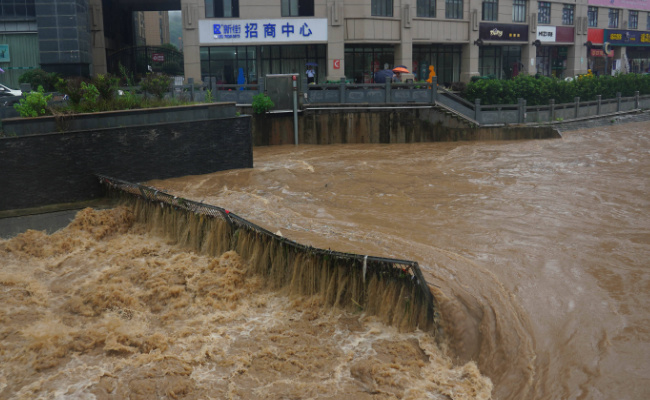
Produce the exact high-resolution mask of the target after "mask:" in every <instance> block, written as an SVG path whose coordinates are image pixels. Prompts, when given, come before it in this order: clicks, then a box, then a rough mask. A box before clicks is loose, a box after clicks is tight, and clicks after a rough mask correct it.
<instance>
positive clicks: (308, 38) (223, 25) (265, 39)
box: [199, 18, 327, 45]
mask: <svg viewBox="0 0 650 400" xmlns="http://www.w3.org/2000/svg"><path fill="white" fill-rule="evenodd" d="M284 42H291V43H296V42H298V43H316V42H327V19H326V18H291V19H267V20H262V19H248V20H245V19H236V20H222V19H204V20H200V21H199V43H200V44H240V45H246V44H256V43H264V44H277V43H284Z"/></svg>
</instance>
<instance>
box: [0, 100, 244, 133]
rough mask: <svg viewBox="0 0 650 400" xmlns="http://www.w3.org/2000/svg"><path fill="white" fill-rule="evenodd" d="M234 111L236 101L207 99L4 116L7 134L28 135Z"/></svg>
mask: <svg viewBox="0 0 650 400" xmlns="http://www.w3.org/2000/svg"><path fill="white" fill-rule="evenodd" d="M235 113H236V109H235V103H210V104H207V103H206V104H193V105H187V106H177V107H161V108H146V109H138V110H120V111H108V112H101V113H89V114H75V115H61V116H45V117H37V118H7V119H4V120H2V128H3V129H4V133H5V136H25V135H33V134H39V133H51V132H69V131H86V130H94V129H105V128H119V127H123V126H134V125H149V124H161V123H174V122H189V121H204V120H210V119H218V118H227V117H232V116H234V115H235Z"/></svg>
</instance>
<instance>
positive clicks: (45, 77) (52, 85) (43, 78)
mask: <svg viewBox="0 0 650 400" xmlns="http://www.w3.org/2000/svg"><path fill="white" fill-rule="evenodd" d="M58 80H59V75H58V74H56V73H54V72H45V71H43V70H42V69H31V70H29V71H27V72H25V73H24V74H22V75H20V77H19V78H18V82H19V83H29V84H30V85H32V88H38V87H39V86H42V87H43V90H45V91H46V92H52V91H54V90H56V83H57V81H58Z"/></svg>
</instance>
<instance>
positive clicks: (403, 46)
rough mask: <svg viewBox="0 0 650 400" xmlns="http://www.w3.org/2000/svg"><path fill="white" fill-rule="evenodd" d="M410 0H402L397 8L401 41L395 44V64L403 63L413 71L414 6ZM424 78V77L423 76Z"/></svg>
mask: <svg viewBox="0 0 650 400" xmlns="http://www.w3.org/2000/svg"><path fill="white" fill-rule="evenodd" d="M411 3H413V2H412V1H409V0H403V1H402V2H401V7H400V9H399V12H400V14H399V17H400V18H401V19H402V23H401V41H400V44H398V45H396V46H395V65H404V66H406V69H408V70H409V71H412V72H413V29H411V27H412V26H413V17H414V16H415V13H416V8H415V5H414V4H411ZM425 79H426V78H425Z"/></svg>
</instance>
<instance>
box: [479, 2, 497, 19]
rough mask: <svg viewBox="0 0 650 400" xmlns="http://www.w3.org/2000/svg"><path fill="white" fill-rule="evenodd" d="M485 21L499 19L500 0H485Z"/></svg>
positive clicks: (483, 14) (483, 16)
mask: <svg viewBox="0 0 650 400" xmlns="http://www.w3.org/2000/svg"><path fill="white" fill-rule="evenodd" d="M481 18H482V19H483V21H497V20H498V19H499V2H498V0H483V13H482V17H481Z"/></svg>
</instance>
